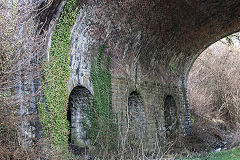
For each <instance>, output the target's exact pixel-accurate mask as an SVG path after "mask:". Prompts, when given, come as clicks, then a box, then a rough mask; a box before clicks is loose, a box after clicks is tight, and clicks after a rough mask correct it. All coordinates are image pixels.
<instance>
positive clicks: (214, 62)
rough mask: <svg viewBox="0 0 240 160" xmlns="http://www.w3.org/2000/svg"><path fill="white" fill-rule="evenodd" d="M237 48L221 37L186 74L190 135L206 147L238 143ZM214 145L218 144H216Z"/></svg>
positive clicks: (239, 59) (239, 91) (239, 81)
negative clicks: (190, 118) (190, 119)
mask: <svg viewBox="0 0 240 160" xmlns="http://www.w3.org/2000/svg"><path fill="white" fill-rule="evenodd" d="M239 62H240V51H239V50H237V49H236V48H234V47H230V46H229V45H228V44H227V43H226V42H225V41H224V40H221V41H218V42H216V43H215V44H213V45H212V46H210V47H209V48H208V49H206V50H205V51H204V52H203V53H202V54H201V55H200V56H199V57H198V59H197V60H196V61H195V63H194V65H193V67H192V69H191V71H190V73H189V77H188V92H189V98H190V107H191V108H190V109H191V114H192V117H193V118H192V122H193V125H192V127H193V134H194V136H196V138H199V139H200V140H201V141H202V142H203V143H205V144H206V146H209V148H208V149H211V148H214V145H217V144H218V143H221V142H223V141H225V142H227V145H226V146H227V147H228V148H231V147H233V146H236V145H238V144H239V142H240V141H239V137H240V135H239V130H240V128H239V118H240V95H239V94H240V87H239V84H240V70H239V68H240V63H239ZM216 147H217V146H216Z"/></svg>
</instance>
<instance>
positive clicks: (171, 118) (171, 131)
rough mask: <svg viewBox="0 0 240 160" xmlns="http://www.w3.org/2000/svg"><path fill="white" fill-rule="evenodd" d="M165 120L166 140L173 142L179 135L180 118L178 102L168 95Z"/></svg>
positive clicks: (165, 105) (165, 104)
mask: <svg viewBox="0 0 240 160" xmlns="http://www.w3.org/2000/svg"><path fill="white" fill-rule="evenodd" d="M164 119H165V129H166V130H165V131H166V139H168V140H173V139H174V138H176V134H177V133H176V131H177V127H178V118H177V105H176V101H175V99H174V98H173V96H172V95H167V96H166V97H165V99H164Z"/></svg>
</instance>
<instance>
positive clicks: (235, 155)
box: [182, 147, 240, 160]
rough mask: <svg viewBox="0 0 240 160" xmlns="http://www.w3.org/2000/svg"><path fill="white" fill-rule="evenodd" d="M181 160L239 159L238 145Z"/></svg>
mask: <svg viewBox="0 0 240 160" xmlns="http://www.w3.org/2000/svg"><path fill="white" fill-rule="evenodd" d="M182 160H240V147H239V148H235V149H230V150H226V151H221V152H211V153H207V154H206V155H204V156H202V157H198V158H188V159H182Z"/></svg>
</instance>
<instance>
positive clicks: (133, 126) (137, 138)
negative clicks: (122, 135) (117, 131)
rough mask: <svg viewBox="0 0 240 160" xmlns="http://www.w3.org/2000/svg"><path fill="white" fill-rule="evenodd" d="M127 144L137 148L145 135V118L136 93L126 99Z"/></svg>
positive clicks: (140, 99)
mask: <svg viewBox="0 0 240 160" xmlns="http://www.w3.org/2000/svg"><path fill="white" fill-rule="evenodd" d="M128 123H129V143H130V145H131V146H132V147H136V148H138V146H139V145H140V143H141V142H142V140H143V139H144V136H145V134H146V128H147V127H146V126H147V124H146V116H145V111H144V106H143V99H142V97H141V96H140V94H139V93H137V92H136V91H134V92H132V93H131V94H130V95H129V97H128Z"/></svg>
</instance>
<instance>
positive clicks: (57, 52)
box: [39, 0, 77, 150]
mask: <svg viewBox="0 0 240 160" xmlns="http://www.w3.org/2000/svg"><path fill="white" fill-rule="evenodd" d="M75 4H76V0H67V2H66V4H65V7H64V10H63V12H62V13H61V16H60V18H59V21H58V23H57V25H56V29H55V32H54V34H53V36H52V43H51V48H50V58H49V61H48V62H46V64H45V67H44V73H45V76H44V80H43V92H44V105H43V106H42V107H40V108H39V117H40V121H41V123H42V127H43V130H44V133H45V135H46V136H49V137H50V138H51V140H52V142H53V144H54V145H55V146H56V147H58V148H60V149H64V150H67V148H68V135H69V130H68V128H69V122H68V120H67V107H68V105H67V103H68V98H69V97H68V95H69V93H68V90H67V87H66V86H67V83H68V80H69V68H68V66H69V62H68V52H69V47H70V31H71V28H72V26H73V23H74V21H75V18H76V15H77V14H76V13H75V12H74V8H75Z"/></svg>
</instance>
